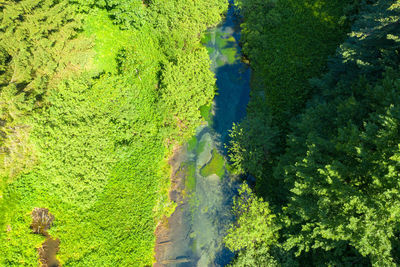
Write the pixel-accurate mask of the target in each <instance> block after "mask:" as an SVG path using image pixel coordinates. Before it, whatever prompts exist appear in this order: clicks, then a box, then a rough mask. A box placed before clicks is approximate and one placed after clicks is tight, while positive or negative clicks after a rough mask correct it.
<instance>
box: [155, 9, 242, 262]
mask: <svg viewBox="0 0 400 267" xmlns="http://www.w3.org/2000/svg"><path fill="white" fill-rule="evenodd" d="M239 39H240V27H239V21H238V17H237V15H236V13H235V9H234V6H233V4H232V3H231V5H230V7H229V10H228V12H227V14H226V18H225V20H224V21H223V22H222V23H221V24H220V25H219V26H217V27H216V28H213V29H210V30H209V31H208V33H207V35H206V38H205V40H204V45H205V46H206V47H207V50H208V52H209V55H210V58H211V61H212V66H211V68H212V70H213V71H214V73H215V76H216V79H217V82H216V83H217V87H218V90H217V95H216V97H215V99H214V103H213V105H212V107H211V110H210V116H209V117H208V118H207V121H208V123H206V124H204V125H203V126H201V127H199V128H198V130H197V134H196V136H194V137H193V139H192V140H191V141H190V142H189V143H188V145H187V146H186V147H185V149H184V151H182V152H181V154H182V155H181V157H180V160H179V161H180V162H179V166H180V167H179V170H178V171H177V175H179V172H181V175H182V173H184V174H183V175H182V176H183V180H184V184H183V185H182V188H181V190H180V192H179V194H181V195H182V197H181V198H180V200H179V203H178V207H177V208H176V211H175V212H174V214H173V215H172V216H171V218H170V219H169V225H168V228H169V231H170V233H169V234H168V237H167V238H166V239H165V241H159V242H158V244H159V245H160V244H161V245H162V244H168V245H167V246H166V247H165V248H163V249H162V250H163V251H162V252H158V254H159V255H158V256H157V255H156V258H157V263H156V264H155V266H178V267H183V266H201V267H202V266H225V265H227V264H228V263H229V262H230V261H231V259H232V257H233V256H234V255H233V253H231V252H230V251H229V250H228V249H227V248H225V247H224V245H223V238H224V236H225V234H226V230H227V229H228V227H229V224H230V223H231V222H232V221H233V219H234V218H233V215H232V212H231V210H232V202H233V201H232V199H233V197H234V196H235V195H236V194H237V186H238V184H239V181H238V178H237V177H234V176H232V175H230V174H229V166H228V163H227V160H226V149H225V147H224V144H225V143H227V142H228V141H229V130H230V129H231V128H232V124H233V123H235V122H239V121H240V120H241V119H242V118H243V117H244V116H245V112H246V105H247V103H248V101H249V93H250V86H249V83H250V81H249V80H250V69H249V67H248V66H247V65H245V64H243V63H242V62H241V49H240V47H239ZM204 113H205V114H207V112H204ZM205 117H207V115H206V116H205ZM156 253H157V252H156Z"/></svg>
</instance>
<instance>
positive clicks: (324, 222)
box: [0, 0, 400, 267]
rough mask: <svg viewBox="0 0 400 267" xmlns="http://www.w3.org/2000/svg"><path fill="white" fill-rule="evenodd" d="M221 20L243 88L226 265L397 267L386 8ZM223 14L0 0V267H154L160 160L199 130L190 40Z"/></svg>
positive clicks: (279, 11) (283, 3)
mask: <svg viewBox="0 0 400 267" xmlns="http://www.w3.org/2000/svg"><path fill="white" fill-rule="evenodd" d="M235 5H236V8H237V11H238V16H239V17H240V20H241V28H242V35H241V45H242V52H243V54H244V55H243V61H244V62H248V63H249V64H250V67H251V70H252V77H251V96H250V97H251V99H250V103H249V104H248V107H247V115H246V117H245V118H244V119H243V120H242V121H241V122H240V123H238V124H235V125H233V127H232V130H231V134H230V137H231V139H230V141H229V143H228V144H226V148H227V151H228V155H229V160H230V164H229V172H232V173H234V174H235V175H240V176H241V177H243V180H244V182H243V184H242V186H241V187H240V189H239V192H238V196H237V197H236V198H235V199H234V201H233V202H234V207H233V211H232V212H233V213H234V215H235V218H236V220H235V222H234V223H232V225H230V228H229V231H228V233H227V235H226V237H225V239H224V244H225V245H226V247H227V248H229V249H230V250H231V251H233V252H235V257H234V259H233V261H232V263H231V265H232V266H288V267H292V266H377V267H383V266H398V265H400V0H236V1H235ZM227 8H228V1H226V0H119V1H118V0H99V1H95V0H86V1H84V0H0V12H1V17H0V20H1V23H0V227H1V229H0V265H1V266H38V264H41V265H43V266H60V265H64V266H150V265H152V264H153V263H154V245H155V235H154V232H155V229H156V225H157V223H158V222H159V221H160V220H161V219H162V218H165V216H169V215H170V214H172V212H173V211H174V209H175V207H176V205H177V203H173V202H172V201H170V200H169V198H168V191H169V189H170V187H171V181H170V179H169V177H170V173H171V167H170V166H169V164H168V159H169V158H170V157H171V155H172V154H173V152H174V150H175V149H176V148H177V147H178V146H179V145H181V144H183V143H185V142H187V141H188V140H190V138H191V137H192V136H193V134H194V133H195V131H196V128H197V127H198V126H199V125H200V124H201V123H202V122H204V121H207V120H211V119H212V118H210V112H209V110H210V107H211V103H212V100H213V98H214V96H215V94H216V85H215V75H214V73H213V72H212V70H211V68H210V59H209V55H208V53H207V49H206V47H205V46H204V44H202V42H201V40H203V42H204V40H205V39H207V36H205V32H206V30H207V28H209V27H212V26H214V25H216V24H218V23H219V22H220V21H221V20H222V18H223V16H224V14H225V12H226V11H227ZM221 40H222V39H221ZM221 40H220V41H221ZM221 42H226V43H229V40H222V41H221ZM228 48H229V47H228ZM213 153H214V152H213ZM217 159H218V160H220V161H223V162H225V161H224V159H223V157H222V156H220V158H217ZM224 164H225V163H224ZM227 166H228V164H227ZM202 171H203V174H204V173H207V172H208V169H207V168H205V169H202ZM223 171H224V170H223ZM204 175H205V176H206V174H204ZM221 176H222V175H221Z"/></svg>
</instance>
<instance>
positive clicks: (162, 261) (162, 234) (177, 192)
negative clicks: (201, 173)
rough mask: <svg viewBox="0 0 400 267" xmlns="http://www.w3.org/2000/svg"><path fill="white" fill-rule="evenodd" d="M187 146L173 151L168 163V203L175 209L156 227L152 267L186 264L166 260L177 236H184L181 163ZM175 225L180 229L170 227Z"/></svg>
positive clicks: (182, 169) (183, 186) (184, 179)
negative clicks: (169, 169) (169, 183)
mask: <svg viewBox="0 0 400 267" xmlns="http://www.w3.org/2000/svg"><path fill="white" fill-rule="evenodd" d="M186 151H187V146H178V147H176V148H175V149H174V150H173V153H172V155H171V157H170V159H169V161H168V164H169V165H170V166H171V176H170V181H171V187H170V190H169V193H168V195H169V199H170V201H172V202H174V203H176V205H177V207H176V208H175V210H174V212H173V213H172V215H171V216H170V217H168V218H167V217H164V218H163V219H162V220H161V221H160V222H159V223H158V225H157V227H156V230H155V233H154V234H155V236H156V245H155V247H154V253H155V263H154V265H153V266H155V267H161V266H166V265H167V264H172V263H180V262H187V261H185V259H181V260H179V259H178V260H177V259H175V260H173V259H169V258H168V253H167V252H168V251H169V250H170V249H171V247H172V246H174V245H176V240H179V239H180V236H179V235H182V234H184V231H181V229H182V228H181V227H184V225H183V224H182V217H183V209H181V206H182V205H187V202H186V200H185V197H184V190H185V181H186V173H187V170H186V169H185V168H182V163H183V162H184V161H185V160H186ZM170 225H176V226H181V227H170Z"/></svg>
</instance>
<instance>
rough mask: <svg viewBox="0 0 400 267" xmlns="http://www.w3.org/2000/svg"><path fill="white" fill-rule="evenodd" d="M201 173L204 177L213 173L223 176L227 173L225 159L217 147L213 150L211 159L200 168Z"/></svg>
mask: <svg viewBox="0 0 400 267" xmlns="http://www.w3.org/2000/svg"><path fill="white" fill-rule="evenodd" d="M200 174H201V175H202V176H204V177H207V176H209V175H211V174H216V175H218V176H219V177H222V176H223V175H224V174H225V159H224V157H223V156H222V155H221V154H219V153H218V151H217V150H216V149H214V150H213V152H212V158H211V160H210V161H209V162H208V163H207V165H205V166H204V167H203V168H202V169H201V170H200Z"/></svg>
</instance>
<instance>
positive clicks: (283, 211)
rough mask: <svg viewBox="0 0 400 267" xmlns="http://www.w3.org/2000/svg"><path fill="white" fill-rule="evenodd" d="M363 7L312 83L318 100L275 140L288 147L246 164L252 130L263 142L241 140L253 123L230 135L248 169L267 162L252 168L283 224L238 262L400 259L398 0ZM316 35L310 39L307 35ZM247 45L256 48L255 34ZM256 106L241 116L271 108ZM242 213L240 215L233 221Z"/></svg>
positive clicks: (383, 262) (384, 262)
mask: <svg viewBox="0 0 400 267" xmlns="http://www.w3.org/2000/svg"><path fill="white" fill-rule="evenodd" d="M304 2H307V1H304ZM274 5H278V2H276V3H271V7H272V6H274ZM274 8H275V7H274ZM351 8H355V6H353V5H352V6H351ZM271 12H272V11H271ZM360 12H361V13H360V14H359V15H358V16H355V17H353V19H355V21H354V24H353V27H352V32H351V33H350V34H349V36H348V39H347V40H346V41H345V42H344V43H343V44H342V45H341V46H340V47H339V49H338V50H337V53H336V55H335V56H334V57H333V58H331V59H330V60H329V70H328V72H327V73H326V74H325V75H323V76H322V77H321V78H313V79H312V80H311V81H310V84H309V85H308V86H310V88H314V92H315V93H314V96H313V98H312V100H311V101H309V102H308V103H307V107H306V109H305V110H304V111H303V112H302V113H300V114H299V115H298V116H296V117H295V119H293V120H292V121H291V123H290V124H289V126H290V131H289V133H288V135H287V138H286V140H285V142H281V143H280V144H286V146H282V145H281V147H278V149H277V151H278V154H277V155H275V156H273V157H272V161H271V160H269V158H268V157H267V156H265V155H264V156H263V155H260V156H259V157H256V158H250V159H248V160H246V158H245V157H244V156H243V155H246V154H245V153H244V152H243V151H245V149H243V148H245V147H246V146H245V144H247V143H251V144H254V143H256V141H254V140H255V139H257V138H258V137H257V136H259V138H260V139H261V140H260V142H262V141H263V140H267V139H266V138H265V137H263V134H262V132H261V133H256V134H255V135H250V136H249V137H247V138H246V133H247V132H250V133H251V131H250V130H249V129H252V127H251V126H247V127H246V128H243V130H242V129H241V128H236V129H234V131H233V136H234V138H235V140H236V141H235V140H234V141H233V143H232V146H231V150H230V151H231V153H232V158H233V162H234V163H236V165H237V166H239V167H241V168H242V169H241V170H243V171H248V172H251V173H255V172H254V170H253V169H251V168H246V166H251V165H250V164H251V163H250V162H254V161H255V159H256V160H257V159H263V160H264V161H262V160H259V162H260V163H258V166H262V167H263V172H264V173H263V174H260V173H258V174H257V173H256V175H257V177H256V178H257V179H258V180H257V186H256V189H257V192H258V193H262V194H265V192H267V194H266V195H265V196H266V197H267V199H268V200H269V203H270V204H271V207H272V208H273V210H274V211H275V214H276V215H277V221H278V222H279V224H281V226H282V228H281V229H280V230H279V235H280V239H279V242H275V243H273V244H272V246H271V249H270V252H269V254H268V255H267V254H265V251H266V249H265V248H263V247H262V248H260V249H258V248H257V249H255V250H254V249H247V248H245V249H244V250H242V251H241V252H240V254H239V258H238V259H237V261H238V262H241V263H242V262H252V263H254V262H256V261H259V259H260V258H261V259H263V260H271V257H273V260H274V261H276V262H278V263H279V264H280V265H284V266H291V265H290V264H289V265H288V261H285V260H284V257H282V256H283V255H285V253H286V254H287V255H288V257H286V259H287V258H289V259H290V261H292V263H293V262H295V263H297V264H299V265H300V266H371V265H373V266H397V265H399V262H398V256H397V252H398V244H399V232H400V228H399V226H400V225H399V222H400V218H399V214H400V213H399V211H400V199H399V197H398V196H399V192H400V187H399V183H398V177H399V174H400V169H399V144H400V135H399V129H398V127H399V125H400V112H399V105H400V84H399V78H400V69H399V63H400V58H399V56H398V55H399V51H400V41H399V40H400V39H399V37H400V28H399V27H398V22H399V19H400V3H399V1H373V2H370V3H369V4H365V3H364V4H363V5H362V7H361V8H360ZM247 23H248V22H247ZM276 27H279V25H277V26H276ZM313 36H314V35H312V34H311V35H306V37H307V38H308V37H310V38H311V40H313V39H312V38H313ZM320 40H322V39H320ZM320 40H319V41H320ZM247 42H248V45H249V46H250V45H254V40H253V41H252V42H251V41H250V40H247ZM279 44H280V43H279ZM279 44H277V45H279ZM300 50H301V48H300ZM252 64H253V63H252ZM254 64H256V65H255V66H258V65H257V64H258V63H257V62H256V63H254ZM318 64H319V63H318V62H316V63H315V65H318ZM256 68H257V67H256ZM256 71H257V70H256ZM289 73H290V72H289ZM256 88H257V87H256ZM256 90H257V89H256ZM253 93H254V94H255V95H258V93H259V92H257V91H256V92H253ZM267 94H268V92H267ZM267 94H266V97H267V98H268V95H267ZM260 96H261V98H262V96H263V94H260ZM282 97H284V96H282V95H281V96H280V98H282ZM283 101H286V100H283ZM253 103H254V102H253ZM267 103H268V101H267ZM304 104H305V103H304V101H299V105H304ZM272 105H274V104H272ZM259 106H260V103H259V102H258V103H256V104H253V105H251V106H250V112H249V116H248V118H247V119H246V120H249V119H251V118H254V119H255V118H257V117H256V115H258V116H259V117H260V116H262V115H261V114H268V111H267V112H263V110H262V109H260V107H259ZM267 107H268V108H270V107H271V104H268V105H267ZM272 117H273V118H272V122H269V124H270V125H274V118H280V117H279V114H278V115H276V113H274V111H273V112H272ZM278 129H279V130H285V129H284V128H281V127H280V128H278ZM286 131H288V130H286ZM275 144H277V143H275ZM258 147H261V145H258ZM269 149H270V150H271V148H269ZM268 156H269V155H268ZM256 162H257V161H256ZM238 163H240V164H238ZM254 169H256V167H255V168H254ZM268 171H269V172H268ZM271 176H272V177H271ZM264 177H269V179H268V180H267V179H266V178H264ZM266 181H267V182H266ZM274 181H279V183H278V184H276V183H274ZM260 185H261V186H262V187H270V188H271V190H263V189H262V188H260ZM277 185H278V186H277ZM260 189H261V190H260ZM282 194H285V197H284V198H283V200H282V198H281V197H280V196H279V195H282ZM278 200H280V201H278ZM248 213H249V214H251V213H250V212H248ZM248 216H249V215H248V214H241V215H240V217H239V220H240V218H248ZM266 217H267V216H266ZM254 220H255V221H256V219H254ZM248 223H252V219H251V218H249V219H248ZM259 231H260V230H258V229H257V230H255V231H254V234H255V233H257V232H259ZM238 236H239V235H238ZM238 236H235V238H238ZM274 246H275V247H274ZM260 255H261V256H260ZM292 263H291V264H292ZM243 265H245V264H243ZM292 266H293V265H292Z"/></svg>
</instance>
